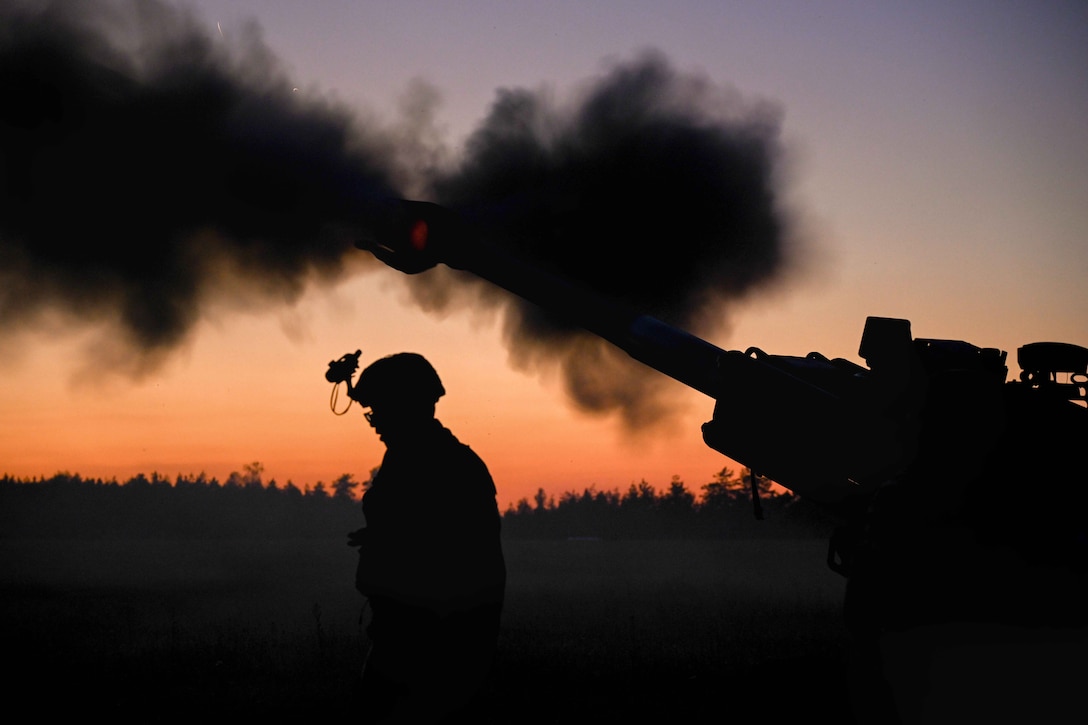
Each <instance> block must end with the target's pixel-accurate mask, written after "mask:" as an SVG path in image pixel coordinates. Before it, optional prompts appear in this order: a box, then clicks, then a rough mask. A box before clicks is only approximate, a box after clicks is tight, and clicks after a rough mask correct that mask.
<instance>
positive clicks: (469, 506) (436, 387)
mask: <svg viewBox="0 0 1088 725" xmlns="http://www.w3.org/2000/svg"><path fill="white" fill-rule="evenodd" d="M445 392H446V391H445V388H443V386H442V382H441V381H440V379H439V377H438V374H437V373H436V372H435V370H434V368H433V367H432V366H431V365H430V363H429V362H427V360H426V359H424V358H423V357H422V356H420V355H417V354H415V353H399V354H396V355H390V356H388V357H385V358H382V359H380V360H378V361H376V362H374V363H373V364H371V365H370V366H369V367H367V368H366V369H364V370H363V372H362V373H361V375H360V376H359V380H358V382H357V383H356V385H355V387H354V389H353V390H352V391H351V396H352V397H353V398H354V399H355V400H356V401H358V402H359V403H360V404H361V405H363V406H366V407H369V408H370V410H369V411H367V412H366V418H367V421H368V422H369V423H370V425H371V426H372V427H373V428H374V430H375V431H376V432H377V433H378V435H379V436H380V437H381V440H382V442H383V443H385V447H386V452H385V456H384V458H383V459H382V463H381V467H380V468H379V469H378V472H377V474H376V475H375V477H374V479H373V482H372V484H371V486H370V487H369V488H368V490H367V491H366V493H365V494H364V496H363V504H362V507H363V515H364V518H365V520H366V527H365V528H362V529H359V530H358V531H355V532H353V533H351V534H350V535H349V544H351V545H353V546H358V547H359V566H358V570H357V573H356V588H357V589H358V590H359V591H360V592H361V593H362V594H364V595H365V596H366V597H367V599H368V600H369V604H370V607H371V611H372V618H371V622H370V625H369V626H368V627H367V632H368V634H369V635H370V640H371V648H370V652H369V654H368V655H367V660H366V664H365V665H364V669H363V681H362V686H361V700H362V706H363V707H364V708H366V711H367V714H368V715H371V716H374V717H375V718H377V719H378V720H379V721H398V722H399V721H408V722H436V721H439V720H441V719H443V718H445V717H447V716H450V715H451V714H454V713H458V712H463V711H464V710H465V709H466V708H467V707H468V706H469V705H470V704H471V703H472V701H473V699H474V698H475V697H476V696H478V695H479V693H480V689H481V687H482V686H483V684H484V683H485V681H486V678H487V675H488V672H489V669H490V666H491V661H492V657H493V655H494V651H495V646H496V640H497V636H498V631H499V620H500V615H501V611H502V604H503V596H504V591H505V585H506V565H505V561H504V558H503V553H502V544H501V540H500V534H499V529H500V516H499V510H498V506H497V504H496V500H495V484H494V482H493V481H492V478H491V474H490V473H489V472H488V469H487V466H486V465H485V464H484V462H483V461H482V460H481V459H480V457H479V456H478V455H476V453H474V452H473V451H472V449H471V448H469V447H468V446H466V445H464V444H462V443H460V442H459V441H458V440H457V438H455V437H454V435H453V434H452V433H451V432H450V431H449V430H448V429H446V428H445V427H443V425H442V424H441V423H440V422H439V421H438V420H437V419H436V418H435V404H436V403H437V401H438V399H439V398H440V397H441V396H442V395H444V394H445Z"/></svg>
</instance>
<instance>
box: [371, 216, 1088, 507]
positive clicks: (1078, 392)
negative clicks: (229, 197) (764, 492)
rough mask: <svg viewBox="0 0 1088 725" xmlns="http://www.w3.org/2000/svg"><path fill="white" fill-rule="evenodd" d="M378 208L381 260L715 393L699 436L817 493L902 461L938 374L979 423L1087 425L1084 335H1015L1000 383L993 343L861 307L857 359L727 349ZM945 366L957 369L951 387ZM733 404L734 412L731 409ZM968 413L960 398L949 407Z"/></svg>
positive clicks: (465, 238)
mask: <svg viewBox="0 0 1088 725" xmlns="http://www.w3.org/2000/svg"><path fill="white" fill-rule="evenodd" d="M375 220H376V222H375V223H374V224H373V225H372V226H371V228H370V229H369V230H368V232H367V234H366V235H365V238H364V239H362V240H361V241H360V242H359V243H358V245H357V246H359V247H361V248H363V249H367V250H369V251H371V252H372V253H373V254H374V255H375V256H376V257H378V258H379V259H381V260H382V261H384V262H385V263H386V264H388V265H390V266H392V267H394V268H396V269H399V270H400V271H402V272H405V273H408V274H415V273H418V272H422V271H424V270H427V269H430V268H431V267H434V266H436V265H437V264H440V263H441V264H445V265H447V266H448V267H451V268H453V269H458V270H464V271H467V272H470V273H472V274H474V275H476V276H478V277H481V278H483V279H486V280H488V281H490V282H492V283H494V284H496V285H498V286H499V287H502V288H504V289H506V290H508V291H510V292H512V293H514V294H516V295H518V296H520V297H522V298H524V299H526V300H529V301H531V302H533V303H535V304H537V305H539V306H540V307H542V308H543V309H545V310H548V311H550V312H551V313H553V314H556V315H558V316H561V317H563V318H566V319H567V320H568V321H569V322H570V323H572V324H575V325H578V326H580V327H582V328H585V329H586V330H588V331H590V332H592V333H594V334H596V335H599V336H600V337H602V338H604V339H606V340H608V341H610V342H611V343H613V344H615V345H616V346H618V347H619V348H620V349H622V350H624V351H625V352H626V353H628V354H629V355H630V356H631V357H633V358H634V359H636V360H638V361H640V362H642V363H645V364H646V365H649V366H650V367H652V368H654V369H656V370H658V371H660V372H662V373H664V374H666V375H668V376H670V377H672V378H674V379H676V380H678V381H680V382H681V383H684V384H685V385H688V386H690V387H692V388H694V389H696V390H698V391H701V392H703V393H705V394H706V395H708V396H709V397H711V398H712V399H713V400H714V401H715V409H714V413H713V417H712V419H711V420H710V421H708V422H707V423H705V424H704V425H703V427H702V434H703V439H704V440H705V442H706V443H707V445H709V446H710V447H711V448H713V449H715V450H717V451H720V452H721V453H723V454H725V455H726V456H728V457H729V458H731V459H733V460H735V461H737V462H739V463H741V464H743V465H745V466H748V467H749V468H750V469H751V470H753V471H756V472H758V473H759V474H761V475H763V476H766V477H767V478H769V479H771V480H773V481H775V482H776V483H778V484H780V485H781V486H783V487H785V488H788V489H790V490H791V491H793V492H794V493H796V494H798V495H801V496H803V497H806V498H808V499H811V500H814V501H818V502H825V503H836V502H841V501H846V500H847V499H851V498H854V497H856V496H858V495H861V496H867V495H870V494H872V493H873V492H874V491H875V490H876V489H877V488H879V487H880V486H882V485H883V484H885V483H886V482H888V481H890V480H893V479H895V478H897V477H899V476H902V475H903V474H904V472H905V471H907V470H908V469H910V468H911V467H913V466H914V464H915V463H916V461H917V460H918V456H919V454H920V451H919V446H920V445H923V444H924V443H925V442H926V441H927V440H928V438H929V437H930V436H927V431H926V430H925V426H926V422H927V416H929V415H933V414H935V413H936V411H935V410H934V405H933V402H934V400H933V391H934V390H936V389H938V388H940V389H941V391H942V392H941V395H945V396H951V397H952V398H957V397H964V396H967V395H968V394H969V393H970V391H973V392H974V393H975V394H976V395H978V396H981V397H980V398H979V399H978V400H975V401H974V403H976V404H977V405H979V406H986V405H987V404H988V405H990V406H991V408H986V409H984V408H983V407H979V408H978V413H979V415H978V416H977V417H978V418H979V420H978V425H981V426H983V427H989V428H992V427H993V423H994V419H993V418H992V414H993V413H994V411H993V410H992V406H993V405H995V404H997V402H998V401H997V400H996V398H1002V397H1003V398H1006V400H1005V401H1004V402H1005V403H1006V404H1007V406H1010V408H1009V410H1007V411H1005V412H1006V413H1007V414H1009V415H1012V416H1014V417H1015V416H1018V415H1029V414H1033V415H1034V417H1033V419H1032V425H1033V426H1037V425H1039V424H1040V423H1041V422H1042V421H1041V419H1040V416H1043V417H1045V416H1047V415H1051V414H1052V415H1053V416H1054V417H1055V419H1056V420H1059V421H1061V424H1060V425H1059V427H1060V428H1061V429H1062V430H1066V429H1067V428H1070V427H1071V428H1072V429H1073V430H1078V431H1084V430H1085V425H1086V422H1082V421H1085V420H1086V419H1088V411H1086V410H1085V408H1084V407H1083V405H1079V404H1078V401H1079V402H1080V403H1083V402H1084V401H1085V400H1086V399H1088V387H1086V386H1088V349H1085V348H1083V347H1080V346H1077V345H1071V344H1066V343H1053V342H1044V343H1033V344H1029V345H1025V346H1023V347H1021V348H1020V350H1019V362H1020V365H1021V366H1022V368H1023V373H1022V375H1021V376H1020V379H1019V380H1017V381H1014V382H1012V383H1008V384H1006V377H1007V374H1008V367H1007V365H1006V353H1005V352H1004V351H1002V350H998V349H994V348H981V347H977V346H975V345H973V344H970V343H967V342H963V341H958V340H938V339H926V338H913V337H912V333H911V326H910V322H909V321H907V320H901V319H893V318H883V317H869V318H867V320H866V323H865V327H864V331H863V333H862V336H861V344H860V348H859V354H860V356H861V357H862V358H863V359H864V360H865V361H866V363H867V364H868V367H863V366H861V365H858V364H856V363H853V362H851V361H849V360H846V359H843V358H834V359H830V358H827V357H825V356H824V355H822V354H820V353H815V352H813V353H810V354H808V355H807V356H804V357H794V356H786V355H772V354H768V353H765V352H764V351H762V350H760V349H758V348H754V347H753V348H748V349H747V350H745V351H743V352H741V351H737V350H724V349H722V348H719V347H717V346H715V345H713V344H711V343H709V342H707V341H706V340H703V339H701V338H699V337H696V336H694V335H691V334H689V333H687V332H685V331H683V330H680V329H677V328H676V327H673V326H671V325H668V324H666V323H664V322H662V321H661V320H658V319H656V318H654V317H652V316H649V315H645V314H642V313H641V312H639V311H638V310H633V309H631V308H629V307H627V306H625V305H623V304H620V303H619V302H617V301H615V300H612V299H609V298H606V297H604V296H602V295H599V294H596V293H595V292H593V291H592V290H588V289H586V288H584V287H581V286H578V285H576V284H574V283H573V282H571V281H569V280H567V279H564V278H562V277H559V276H556V275H553V274H551V273H548V272H546V271H544V270H542V269H540V268H539V267H537V266H534V265H532V264H529V263H527V262H525V261H524V260H522V259H520V258H517V257H514V256H511V255H509V254H507V253H505V252H504V251H503V249H502V248H501V247H499V246H497V245H493V244H490V243H488V241H486V240H485V239H481V238H480V235H479V234H478V230H477V229H476V228H474V227H473V226H472V225H471V223H470V222H469V221H466V220H465V219H464V218H463V217H461V216H459V215H458V214H456V213H454V212H452V211H450V210H448V209H446V208H444V207H441V206H438V205H435V204H431V203H428V202H419V201H404V200H401V201H396V202H392V203H390V204H389V205H388V206H386V207H384V208H383V209H382V213H380V214H377V215H375ZM950 379H955V381H956V383H955V384H954V385H952V387H951V390H949V389H947V388H948V385H947V381H948V380H950ZM985 392H989V393H990V394H991V397H990V398H987V397H986V395H985ZM937 402H938V403H945V404H947V403H948V401H947V400H944V399H941V400H938V401H937ZM965 404H966V401H965ZM1043 409H1047V410H1043ZM1050 409H1052V411H1053V412H1052V413H1051V412H1050ZM736 411H743V413H744V415H743V416H738V415H734V414H731V413H734V412H736ZM943 413H944V414H947V413H949V411H948V410H945V411H943ZM965 413H970V411H969V410H967V411H960V415H961V416H962V415H964V414H965ZM964 422H965V423H967V421H966V420H964ZM942 425H943V424H942ZM1078 426H1080V427H1079V428H1078ZM1052 432H1053V434H1054V435H1057V436H1058V437H1059V438H1061V439H1064V440H1069V441H1070V442H1073V441H1076V442H1078V443H1079V442H1081V441H1083V438H1081V437H1075V438H1068V437H1067V435H1063V434H1062V433H1060V432H1059V431H1052ZM967 437H968V438H971V439H975V438H977V436H976V435H975V434H973V433H968V435H967ZM1031 437H1035V436H1031ZM1073 448H1075V446H1073Z"/></svg>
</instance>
